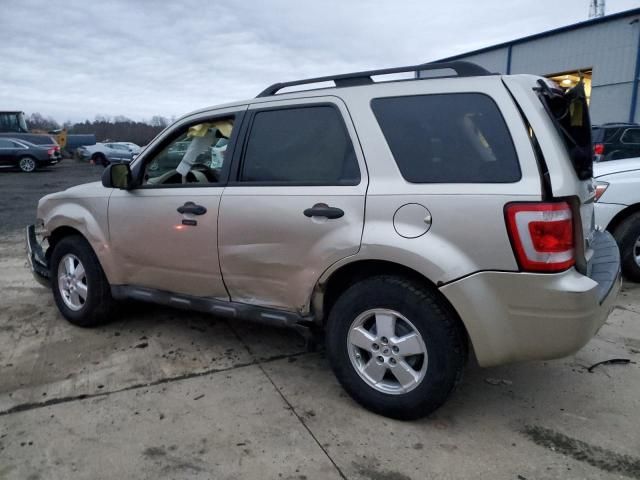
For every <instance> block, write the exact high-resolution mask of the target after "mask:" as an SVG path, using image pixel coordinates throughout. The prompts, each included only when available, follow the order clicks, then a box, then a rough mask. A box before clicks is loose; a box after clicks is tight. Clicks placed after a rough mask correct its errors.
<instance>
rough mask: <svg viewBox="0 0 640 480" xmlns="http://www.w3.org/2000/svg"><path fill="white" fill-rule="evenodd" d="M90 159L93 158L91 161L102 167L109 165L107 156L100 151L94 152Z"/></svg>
mask: <svg viewBox="0 0 640 480" xmlns="http://www.w3.org/2000/svg"><path fill="white" fill-rule="evenodd" d="M91 160H93V163H95V164H96V165H102V166H103V167H106V166H108V165H109V161H108V160H107V157H105V156H104V155H103V154H102V153H95V154H94V155H93V157H91Z"/></svg>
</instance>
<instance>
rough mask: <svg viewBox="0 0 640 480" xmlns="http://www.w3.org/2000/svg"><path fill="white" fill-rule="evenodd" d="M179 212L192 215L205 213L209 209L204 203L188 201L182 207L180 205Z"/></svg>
mask: <svg viewBox="0 0 640 480" xmlns="http://www.w3.org/2000/svg"><path fill="white" fill-rule="evenodd" d="M178 213H182V214H185V213H190V214H192V215H204V214H205V213H207V209H206V208H204V207H203V206H202V205H196V204H195V203H193V202H186V203H185V204H184V205H182V206H181V207H178Z"/></svg>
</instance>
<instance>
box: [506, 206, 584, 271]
mask: <svg viewBox="0 0 640 480" xmlns="http://www.w3.org/2000/svg"><path fill="white" fill-rule="evenodd" d="M505 215H506V221H507V230H508V231H509V236H510V237H511V243H512V245H513V250H514V252H515V254H516V258H517V260H518V264H519V265H520V268H521V269H522V270H524V271H528V272H560V271H562V270H566V269H568V268H570V267H572V266H573V265H574V264H575V248H574V247H575V242H574V234H573V213H572V211H571V207H570V206H569V204H568V203H567V202H557V203H538V202H536V203H511V204H508V205H507V206H506V207H505Z"/></svg>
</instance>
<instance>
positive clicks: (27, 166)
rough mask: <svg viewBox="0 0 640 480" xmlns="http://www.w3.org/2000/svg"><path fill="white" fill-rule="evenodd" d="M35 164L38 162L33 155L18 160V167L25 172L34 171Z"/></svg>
mask: <svg viewBox="0 0 640 480" xmlns="http://www.w3.org/2000/svg"><path fill="white" fill-rule="evenodd" d="M37 166H38V164H37V163H36V160H35V158H33V157H22V158H20V160H19V161H18V167H20V170H21V171H23V172H25V173H31V172H35V170H36V167H37Z"/></svg>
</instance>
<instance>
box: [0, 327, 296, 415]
mask: <svg viewBox="0 0 640 480" xmlns="http://www.w3.org/2000/svg"><path fill="white" fill-rule="evenodd" d="M234 333H235V332H234ZM243 345H244V343H243ZM245 348H246V346H245ZM307 353H308V352H299V353H293V354H289V355H274V356H272V357H267V358H266V359H264V360H258V359H255V358H254V359H253V360H252V361H250V362H245V363H239V364H237V365H233V366H231V367H228V368H212V369H209V370H205V371H202V372H194V373H185V374H183V375H178V376H175V377H167V378H160V379H158V380H154V381H152V382H146V383H137V384H135V385H129V386H128V387H123V388H119V389H116V390H110V391H107V392H96V393H83V394H80V395H68V396H66V397H59V398H50V399H47V400H45V401H42V402H30V403H21V404H19V405H15V406H13V407H11V408H9V409H7V410H3V411H0V417H3V416H5V415H10V414H12V413H19V412H25V411H28V410H34V409H38V408H43V407H49V406H51V405H59V404H61V403H69V402H74V401H78V400H86V399H90V398H98V397H106V396H109V395H112V394H114V393H120V392H128V391H130V390H137V389H139V388H145V387H154V386H156V385H163V384H165V383H173V382H179V381H182V380H188V379H190V378H197V377H203V376H205V375H211V374H214V373H220V372H229V371H231V370H235V369H238V368H244V367H250V366H253V365H257V366H260V364H261V363H269V362H275V361H277V360H282V359H285V358H293V357H300V356H303V355H306V354H307Z"/></svg>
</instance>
